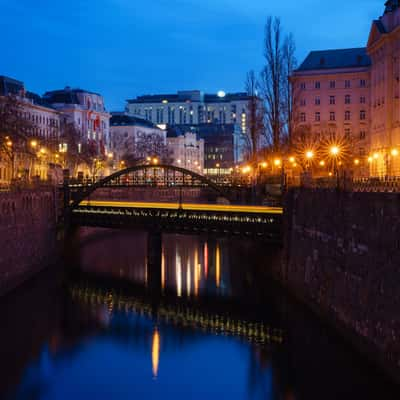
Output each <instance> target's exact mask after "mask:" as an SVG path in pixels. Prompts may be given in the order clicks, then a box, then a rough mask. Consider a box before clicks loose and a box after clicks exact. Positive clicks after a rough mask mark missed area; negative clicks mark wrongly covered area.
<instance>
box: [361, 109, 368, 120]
mask: <svg viewBox="0 0 400 400" xmlns="http://www.w3.org/2000/svg"><path fill="white" fill-rule="evenodd" d="M366 116H367V113H366V112H365V110H361V111H360V120H361V121H364V120H365V119H366Z"/></svg>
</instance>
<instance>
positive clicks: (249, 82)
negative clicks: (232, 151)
mask: <svg viewBox="0 0 400 400" xmlns="http://www.w3.org/2000/svg"><path fill="white" fill-rule="evenodd" d="M258 88H259V82H258V81H257V78H256V74H255V72H254V71H253V70H251V71H249V72H248V73H247V76H246V92H247V95H248V96H249V101H248V105H247V109H248V121H247V127H246V129H247V131H246V134H245V135H244V139H245V144H246V149H247V152H248V155H249V158H253V157H254V156H255V155H256V154H257V151H258V149H259V147H260V138H261V136H262V135H263V134H264V110H263V107H262V101H261V99H260V98H259V97H258Z"/></svg>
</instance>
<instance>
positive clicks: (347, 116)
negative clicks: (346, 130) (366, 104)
mask: <svg viewBox="0 0 400 400" xmlns="http://www.w3.org/2000/svg"><path fill="white" fill-rule="evenodd" d="M350 119H351V113H350V111H346V112H345V113H344V120H345V121H350Z"/></svg>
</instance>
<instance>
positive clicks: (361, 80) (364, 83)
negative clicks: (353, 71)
mask: <svg viewBox="0 0 400 400" xmlns="http://www.w3.org/2000/svg"><path fill="white" fill-rule="evenodd" d="M366 84H367V82H366V81H365V79H360V87H365V86H366Z"/></svg>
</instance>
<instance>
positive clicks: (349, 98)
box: [344, 94, 351, 104]
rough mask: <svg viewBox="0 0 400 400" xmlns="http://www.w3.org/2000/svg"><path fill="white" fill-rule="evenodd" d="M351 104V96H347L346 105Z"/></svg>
mask: <svg viewBox="0 0 400 400" xmlns="http://www.w3.org/2000/svg"><path fill="white" fill-rule="evenodd" d="M350 103H351V96H350V95H349V94H346V96H344V104H350Z"/></svg>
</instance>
